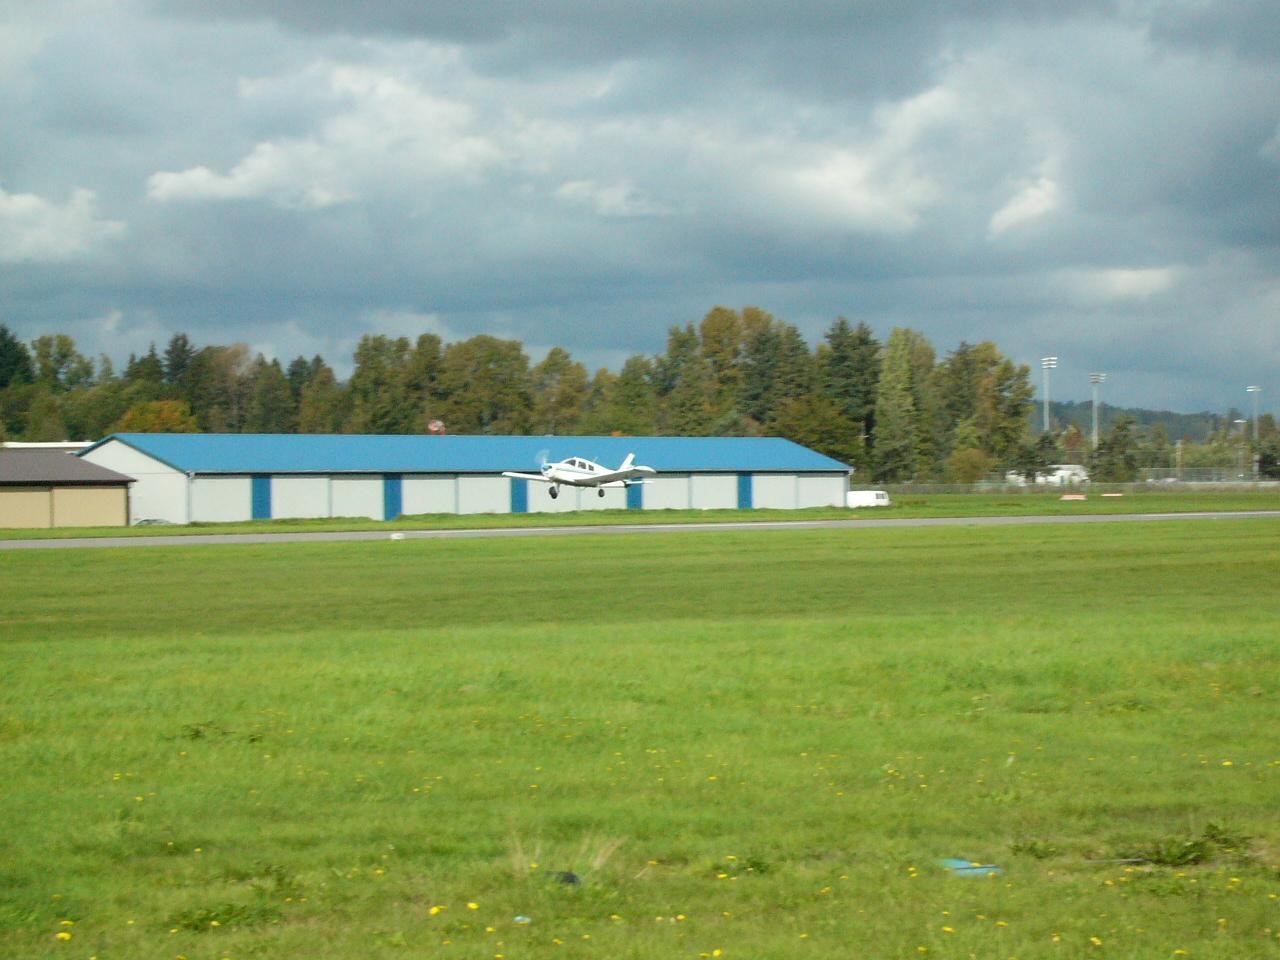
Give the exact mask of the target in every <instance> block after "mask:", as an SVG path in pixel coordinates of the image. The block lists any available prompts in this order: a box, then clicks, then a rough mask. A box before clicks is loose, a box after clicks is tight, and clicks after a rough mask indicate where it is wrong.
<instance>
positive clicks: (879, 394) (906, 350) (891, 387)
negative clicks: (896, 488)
mask: <svg viewBox="0 0 1280 960" xmlns="http://www.w3.org/2000/svg"><path fill="white" fill-rule="evenodd" d="M911 350H912V337H911V331H910V330H907V329H905V328H903V327H895V328H894V330H893V331H892V332H891V333H890V334H889V340H888V342H887V343H886V344H885V349H884V358H883V361H882V364H881V369H880V382H879V385H878V387H877V390H876V413H875V416H876V436H875V449H874V456H875V478H876V480H878V481H883V482H889V483H898V482H902V481H904V480H909V479H911V478H912V477H913V476H915V471H916V470H917V468H918V467H919V462H918V460H917V457H916V441H917V439H918V435H919V430H918V423H917V419H918V418H917V416H916V405H915V398H914V396H913V394H912V390H911Z"/></svg>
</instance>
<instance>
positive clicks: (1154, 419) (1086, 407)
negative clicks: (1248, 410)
mask: <svg viewBox="0 0 1280 960" xmlns="http://www.w3.org/2000/svg"><path fill="white" fill-rule="evenodd" d="M1043 410H1044V408H1043V407H1042V406H1041V405H1040V404H1036V406H1035V411H1034V417H1033V418H1032V423H1033V424H1034V426H1035V429H1036V430H1037V431H1039V430H1040V428H1041V426H1042V420H1041V418H1042V417H1043V413H1042V411H1043ZM1049 414H1050V416H1051V417H1052V418H1053V421H1054V423H1056V424H1072V423H1073V424H1075V425H1076V426H1077V427H1079V428H1080V430H1081V431H1082V432H1083V433H1084V435H1085V436H1086V437H1087V436H1088V435H1089V433H1090V432H1091V431H1092V430H1093V404H1092V402H1090V401H1088V400H1084V401H1081V402H1079V403H1074V402H1070V401H1068V402H1064V403H1057V402H1052V401H1051V402H1050V403H1049ZM1121 414H1127V415H1128V416H1130V417H1133V419H1134V420H1136V421H1137V423H1138V425H1139V426H1140V427H1141V428H1142V429H1143V430H1146V429H1148V428H1150V427H1152V426H1154V425H1155V424H1157V423H1160V424H1163V425H1164V430H1165V433H1166V434H1167V435H1168V437H1169V439H1170V440H1171V441H1177V440H1188V441H1190V442H1192V443H1204V442H1205V441H1206V440H1207V439H1208V438H1209V435H1210V434H1211V433H1213V432H1214V431H1215V430H1220V429H1222V427H1223V426H1224V425H1225V424H1226V423H1228V422H1229V421H1230V420H1231V419H1233V418H1234V416H1235V414H1234V413H1232V414H1229V415H1228V416H1225V417H1224V416H1223V415H1222V414H1219V413H1209V412H1208V411H1205V412H1203V413H1174V412H1172V411H1171V410H1144V409H1142V408H1141V407H1113V406H1111V405H1110V404H1099V405H1098V429H1099V431H1101V432H1102V433H1106V432H1107V431H1108V430H1109V429H1110V428H1111V424H1112V423H1113V422H1114V421H1115V419H1116V417H1118V416H1120V415H1121Z"/></svg>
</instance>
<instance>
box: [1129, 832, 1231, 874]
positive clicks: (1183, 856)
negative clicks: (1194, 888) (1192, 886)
mask: <svg viewBox="0 0 1280 960" xmlns="http://www.w3.org/2000/svg"><path fill="white" fill-rule="evenodd" d="M1251 839H1252V838H1251V837H1249V836H1247V835H1245V834H1243V833H1239V832H1236V831H1233V830H1230V829H1228V828H1226V827H1224V826H1222V825H1221V824H1218V823H1209V824H1207V825H1206V826H1205V828H1204V830H1202V831H1201V833H1200V836H1198V837H1176V836H1175V837H1158V838H1156V839H1155V840H1152V841H1150V842H1149V843H1147V844H1146V845H1145V846H1142V847H1140V848H1138V849H1136V850H1130V851H1129V852H1127V853H1125V854H1123V856H1124V857H1126V858H1130V859H1134V860H1142V861H1145V862H1147V863H1153V864H1156V865H1157V866H1161V867H1188V866H1194V865H1195V864H1200V863H1205V862H1207V861H1209V860H1213V859H1216V858H1218V857H1220V856H1226V857H1229V858H1231V859H1233V860H1237V861H1242V860H1248V859H1250V854H1249V849H1248V847H1249V841H1250V840H1251Z"/></svg>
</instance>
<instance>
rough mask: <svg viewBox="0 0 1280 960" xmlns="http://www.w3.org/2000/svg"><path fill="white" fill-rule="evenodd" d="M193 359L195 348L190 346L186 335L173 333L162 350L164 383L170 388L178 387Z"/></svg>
mask: <svg viewBox="0 0 1280 960" xmlns="http://www.w3.org/2000/svg"><path fill="white" fill-rule="evenodd" d="M153 350H154V347H153ZM195 358H196V348H195V347H193V346H192V345H191V341H190V340H189V339H188V338H187V335H186V334H185V333H175V334H174V335H173V336H172V337H170V338H169V345H168V346H167V347H165V349H164V363H163V371H164V382H165V383H167V384H170V385H172V386H178V385H180V384H181V383H182V382H183V381H184V379H185V377H186V375H187V369H188V368H189V367H190V366H191V361H192V360H194V359H195Z"/></svg>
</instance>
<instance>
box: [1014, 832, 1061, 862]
mask: <svg viewBox="0 0 1280 960" xmlns="http://www.w3.org/2000/svg"><path fill="white" fill-rule="evenodd" d="M1009 852H1010V853H1012V854H1013V855H1014V856H1015V857H1031V858H1032V859H1034V860H1049V859H1051V858H1052V857H1056V856H1058V854H1059V853H1061V852H1062V851H1061V850H1059V849H1058V848H1057V847H1056V846H1054V844H1053V843H1052V842H1051V841H1049V840H1037V839H1035V838H1034V837H1033V838H1029V839H1025V840H1014V841H1013V842H1012V843H1011V844H1009Z"/></svg>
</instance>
